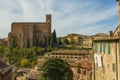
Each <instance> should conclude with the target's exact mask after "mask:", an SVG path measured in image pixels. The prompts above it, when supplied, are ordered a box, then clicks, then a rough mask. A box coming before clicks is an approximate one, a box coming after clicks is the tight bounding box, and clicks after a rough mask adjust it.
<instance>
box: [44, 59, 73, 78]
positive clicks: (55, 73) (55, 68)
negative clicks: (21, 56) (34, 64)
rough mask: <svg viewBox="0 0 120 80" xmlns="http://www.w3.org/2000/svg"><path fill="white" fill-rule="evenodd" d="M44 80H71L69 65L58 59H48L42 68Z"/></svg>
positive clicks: (71, 74) (71, 73)
mask: <svg viewBox="0 0 120 80" xmlns="http://www.w3.org/2000/svg"><path fill="white" fill-rule="evenodd" d="M42 70H43V75H42V78H44V79H45V80H73V72H72V70H71V69H70V66H69V64H68V63H67V62H66V61H64V60H62V59H58V58H51V59H48V60H47V61H46V62H45V63H44V65H43V66H42Z"/></svg>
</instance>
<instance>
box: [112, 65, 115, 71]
mask: <svg viewBox="0 0 120 80" xmlns="http://www.w3.org/2000/svg"><path fill="white" fill-rule="evenodd" d="M112 70H113V72H115V63H113V64H112Z"/></svg>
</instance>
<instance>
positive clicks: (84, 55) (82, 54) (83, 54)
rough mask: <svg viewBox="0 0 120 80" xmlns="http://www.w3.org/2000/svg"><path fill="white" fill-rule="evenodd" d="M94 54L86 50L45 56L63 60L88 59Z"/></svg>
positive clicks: (51, 53) (55, 52)
mask: <svg viewBox="0 0 120 80" xmlns="http://www.w3.org/2000/svg"><path fill="white" fill-rule="evenodd" d="M91 56H92V52H91V51H85V50H57V51H52V52H49V53H46V54H45V57H48V58H62V59H67V60H68V59H81V60H83V59H88V58H91Z"/></svg>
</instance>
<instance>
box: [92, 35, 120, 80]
mask: <svg viewBox="0 0 120 80" xmlns="http://www.w3.org/2000/svg"><path fill="white" fill-rule="evenodd" d="M93 45H94V80H120V76H119V74H120V38H119V37H118V38H117V37H109V38H99V39H94V44H93Z"/></svg>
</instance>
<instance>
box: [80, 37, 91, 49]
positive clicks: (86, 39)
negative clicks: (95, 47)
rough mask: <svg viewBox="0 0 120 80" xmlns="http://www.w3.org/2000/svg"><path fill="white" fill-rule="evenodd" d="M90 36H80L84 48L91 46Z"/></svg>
mask: <svg viewBox="0 0 120 80" xmlns="http://www.w3.org/2000/svg"><path fill="white" fill-rule="evenodd" d="M92 39H93V38H92V37H91V36H83V37H82V38H81V42H82V43H81V44H82V46H83V47H86V48H92Z"/></svg>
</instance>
